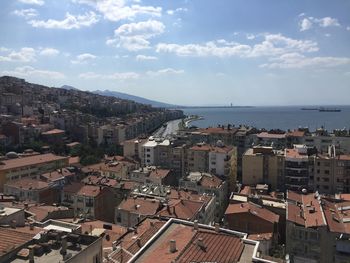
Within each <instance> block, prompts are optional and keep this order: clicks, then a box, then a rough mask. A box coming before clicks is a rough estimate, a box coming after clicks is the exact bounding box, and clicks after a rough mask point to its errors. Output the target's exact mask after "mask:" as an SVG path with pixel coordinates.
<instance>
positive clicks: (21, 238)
mask: <svg viewBox="0 0 350 263" xmlns="http://www.w3.org/2000/svg"><path fill="white" fill-rule="evenodd" d="M34 236H35V234H29V233H23V232H19V231H16V230H13V229H8V228H1V227H0V256H3V255H5V254H7V253H8V252H10V251H12V250H14V249H16V248H18V247H20V246H22V245H24V244H25V243H27V242H29V241H30V240H32V239H33V237H34Z"/></svg>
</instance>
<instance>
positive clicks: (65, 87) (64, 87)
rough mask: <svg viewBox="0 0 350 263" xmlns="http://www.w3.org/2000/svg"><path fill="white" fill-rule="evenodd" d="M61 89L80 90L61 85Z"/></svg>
mask: <svg viewBox="0 0 350 263" xmlns="http://www.w3.org/2000/svg"><path fill="white" fill-rule="evenodd" d="M61 89H66V90H80V89H77V88H74V87H72V86H69V85H63V86H62V87H61Z"/></svg>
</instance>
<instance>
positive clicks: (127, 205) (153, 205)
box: [118, 197, 160, 215]
mask: <svg viewBox="0 0 350 263" xmlns="http://www.w3.org/2000/svg"><path fill="white" fill-rule="evenodd" d="M159 206H160V202H159V200H156V199H143V198H133V197H129V198H128V199H126V200H124V201H122V202H121V203H120V205H119V206H118V208H119V209H122V210H125V211H129V212H132V213H136V214H140V215H155V214H156V213H157V212H158V209H159Z"/></svg>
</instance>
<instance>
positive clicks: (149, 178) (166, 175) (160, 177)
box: [130, 166, 176, 185]
mask: <svg viewBox="0 0 350 263" xmlns="http://www.w3.org/2000/svg"><path fill="white" fill-rule="evenodd" d="M130 180H132V181H136V182H140V183H146V184H150V183H151V184H158V185H175V184H176V178H175V176H174V175H173V173H172V172H171V171H170V170H168V169H160V168H157V167H155V166H147V167H143V168H139V169H138V170H134V171H132V172H131V174H130Z"/></svg>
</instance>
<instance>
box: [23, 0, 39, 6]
mask: <svg viewBox="0 0 350 263" xmlns="http://www.w3.org/2000/svg"><path fill="white" fill-rule="evenodd" d="M18 1H19V2H21V3H23V4H29V5H43V4H45V2H44V0H18Z"/></svg>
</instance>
